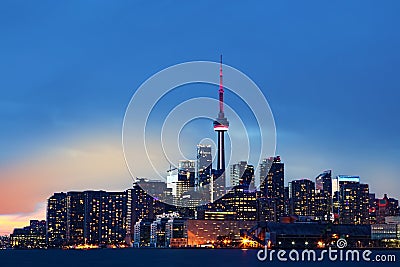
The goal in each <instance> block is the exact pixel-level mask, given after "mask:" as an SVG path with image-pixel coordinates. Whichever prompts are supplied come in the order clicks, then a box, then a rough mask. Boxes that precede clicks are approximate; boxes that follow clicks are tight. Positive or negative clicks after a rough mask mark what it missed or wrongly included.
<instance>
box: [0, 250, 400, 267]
mask: <svg viewBox="0 0 400 267" xmlns="http://www.w3.org/2000/svg"><path fill="white" fill-rule="evenodd" d="M257 251H258V250H240V249H115V250H113V249H93V250H0V266H1V267H3V266H42V267H46V266H69V267H73V266H86V267H91V266H94V267H98V266H132V267H141V266H143V267H145V266H146V267H150V266H151V267H155V266H163V267H169V266H182V267H183V266H190V267H197V266H199V267H200V266H202V267H205V266H207V267H208V266H212V267H220V266H221V267H222V266H223V267H225V266H230V267H236V266H251V267H257V266H264V267H265V266H299V265H303V266H304V265H306V266H323V267H326V266H338V265H341V266H350V265H351V266H357V265H359V266H388V267H389V266H400V264H399V263H400V250H379V251H378V250H375V251H373V253H372V254H371V256H370V258H371V259H374V257H375V256H376V255H377V254H381V255H382V254H385V255H389V254H390V255H395V257H396V262H379V263H377V262H372V261H371V262H363V261H360V262H340V261H336V262H331V261H329V259H326V260H324V262H323V263H321V262H309V261H306V262H292V261H287V262H281V261H278V260H277V259H276V258H275V259H274V260H273V262H270V261H268V260H267V261H263V262H262V261H259V260H258V259H257ZM288 252H289V251H288Z"/></svg>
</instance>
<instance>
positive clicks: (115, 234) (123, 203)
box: [102, 191, 128, 244]
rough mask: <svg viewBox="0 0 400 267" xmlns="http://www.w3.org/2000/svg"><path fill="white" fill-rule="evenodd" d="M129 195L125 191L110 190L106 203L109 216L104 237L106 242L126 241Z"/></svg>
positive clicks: (119, 242)
mask: <svg viewBox="0 0 400 267" xmlns="http://www.w3.org/2000/svg"><path fill="white" fill-rule="evenodd" d="M127 202H128V196H127V193H126V191H125V192H108V201H107V203H106V211H107V212H106V213H108V218H107V219H106V220H105V225H106V233H104V234H103V236H102V239H103V241H104V242H105V243H106V244H121V243H124V241H125V237H126V219H127Z"/></svg>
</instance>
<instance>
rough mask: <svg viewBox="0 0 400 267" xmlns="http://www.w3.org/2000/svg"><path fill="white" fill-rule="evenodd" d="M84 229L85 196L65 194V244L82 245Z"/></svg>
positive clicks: (73, 193) (76, 193)
mask: <svg viewBox="0 0 400 267" xmlns="http://www.w3.org/2000/svg"><path fill="white" fill-rule="evenodd" d="M84 228H85V194H84V193H83V192H68V193H67V243H68V244H71V245H80V244H84V243H85V240H84Z"/></svg>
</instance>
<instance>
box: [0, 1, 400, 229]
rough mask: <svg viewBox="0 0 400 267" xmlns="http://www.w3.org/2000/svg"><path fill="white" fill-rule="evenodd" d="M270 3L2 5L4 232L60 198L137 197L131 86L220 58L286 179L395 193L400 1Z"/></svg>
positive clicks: (0, 207)
mask: <svg viewBox="0 0 400 267" xmlns="http://www.w3.org/2000/svg"><path fill="white" fill-rule="evenodd" d="M265 2H266V1H257V2H256V1H254V2H253V3H251V2H249V1H246V2H243V1H240V2H236V3H235V2H234V1H158V2H157V3H153V2H151V1H68V2H61V1H1V3H0V40H1V41H0V48H1V49H0V73H1V75H0V119H1V131H0V234H3V233H9V232H10V231H12V228H14V227H21V226H24V225H27V224H28V222H29V219H31V218H32V219H33V218H38V219H44V218H45V202H46V199H47V198H48V197H49V196H50V195H52V194H53V193H54V192H59V191H64V192H65V191H71V190H86V189H104V190H113V191H117V190H121V191H122V190H125V189H127V188H129V187H130V186H131V184H132V179H131V177H130V175H129V172H128V171H127V168H126V166H125V162H124V158H123V153H122V148H121V131H122V121H123V117H124V113H125V109H126V107H127V105H128V103H129V100H130V98H131V97H132V95H133V94H134V92H135V90H136V89H137V88H138V87H139V86H140V85H141V83H143V82H144V81H145V80H146V79H148V78H149V77H150V76H151V75H153V74H155V73H157V72H158V71H160V70H162V69H164V68H166V67H169V66H171V65H174V64H178V63H182V62H187V61H194V60H206V61H218V60H219V55H220V54H223V56H224V63H225V64H228V65H230V66H233V67H235V68H237V69H239V70H240V71H242V72H244V73H245V74H246V75H248V76H249V77H250V78H251V79H252V80H253V81H254V82H255V83H256V84H257V85H258V87H259V88H260V89H261V90H262V92H263V93H264V95H265V97H266V99H267V100H268V103H269V105H270V107H271V109H272V112H273V115H274V118H275V123H276V130H277V151H276V154H277V155H280V156H281V157H282V160H283V162H284V163H285V179H286V182H287V181H290V180H293V179H297V178H304V177H306V178H310V179H312V180H314V178H315V176H316V175H318V174H319V173H321V172H322V171H324V170H326V169H332V170H333V174H334V175H338V174H349V175H360V176H361V181H362V182H364V183H368V184H369V185H370V192H374V193H376V194H377V196H378V197H382V196H383V194H384V193H388V195H389V197H395V198H400V193H399V188H400V181H399V178H400V177H399V173H400V164H399V162H398V161H399V159H400V140H399V133H400V125H399V118H398V116H399V114H400V105H399V104H398V99H399V98H400V75H399V74H400V51H399V47H400V31H399V25H400V17H399V15H398V11H399V10H400V9H399V8H400V2H399V1H396V0H393V1H390V0H387V1H366V0H363V1H320V0H315V1H273V2H272V1H271V2H268V3H265ZM216 75H218V73H216ZM216 90H217V89H216ZM216 90H215V93H214V92H212V93H211V94H210V93H209V92H208V93H207V94H208V95H211V96H214V97H215V98H217V93H216V92H217V91H216ZM181 100H182V99H180V98H179V96H178V97H176V98H175V101H176V104H179V102H180V101H181ZM215 115H217V110H216V112H215ZM210 127H211V124H210ZM210 130H211V128H210ZM215 137H216V136H215ZM267 156H271V155H265V157H267Z"/></svg>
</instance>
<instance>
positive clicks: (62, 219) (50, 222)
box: [46, 192, 67, 247]
mask: <svg viewBox="0 0 400 267" xmlns="http://www.w3.org/2000/svg"><path fill="white" fill-rule="evenodd" d="M66 241H67V194H66V193H63V192H61V193H54V195H52V196H51V197H49V199H47V210H46V242H47V245H48V246H49V247H61V246H63V245H65V244H66Z"/></svg>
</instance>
